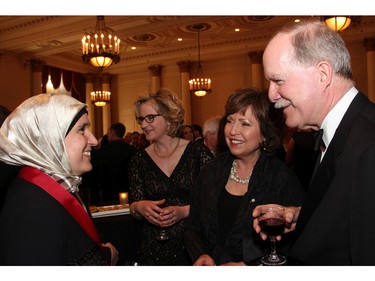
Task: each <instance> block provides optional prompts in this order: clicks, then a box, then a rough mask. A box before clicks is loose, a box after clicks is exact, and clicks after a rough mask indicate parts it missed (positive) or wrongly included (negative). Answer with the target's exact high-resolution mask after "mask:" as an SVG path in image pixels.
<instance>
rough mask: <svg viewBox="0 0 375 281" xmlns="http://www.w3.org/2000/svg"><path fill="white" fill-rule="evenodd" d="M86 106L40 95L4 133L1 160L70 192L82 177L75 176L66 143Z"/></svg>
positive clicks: (0, 143)
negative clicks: (31, 170)
mask: <svg viewBox="0 0 375 281" xmlns="http://www.w3.org/2000/svg"><path fill="white" fill-rule="evenodd" d="M82 108H87V106H86V105H85V104H84V103H81V102H80V101H78V100H76V99H75V98H72V97H71V96H68V95H57V94H40V95H37V96H33V97H31V98H29V99H27V100H26V101H24V102H23V103H22V104H21V105H19V106H18V107H17V108H16V109H15V110H14V111H13V112H12V113H11V114H10V115H9V116H8V118H7V119H6V120H5V121H4V123H3V125H2V127H1V129H0V160H1V161H3V162H6V163H8V164H11V165H18V166H31V167H35V168H37V169H40V170H42V171H44V172H45V173H46V174H48V175H50V176H52V177H53V178H54V179H55V180H57V181H58V182H59V183H60V184H61V185H62V186H63V187H64V188H65V189H67V190H68V191H69V192H77V191H78V185H79V184H80V183H81V177H80V176H76V175H73V174H72V167H71V165H70V162H69V159H68V154H67V151H66V147H65V143H64V139H65V136H66V134H67V131H68V128H69V126H70V124H71V123H72V121H73V119H74V117H75V116H76V115H77V113H79V112H80V111H81V110H82Z"/></svg>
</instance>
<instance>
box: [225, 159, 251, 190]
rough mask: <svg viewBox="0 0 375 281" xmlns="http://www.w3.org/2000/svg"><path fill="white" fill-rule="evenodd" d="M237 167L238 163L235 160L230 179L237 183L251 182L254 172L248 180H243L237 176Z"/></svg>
mask: <svg viewBox="0 0 375 281" xmlns="http://www.w3.org/2000/svg"><path fill="white" fill-rule="evenodd" d="M236 166H237V162H236V160H233V163H232V168H230V177H229V179H231V180H233V181H235V182H237V183H241V184H248V183H249V181H250V178H251V174H252V173H253V172H251V173H250V175H249V176H248V177H247V178H244V179H241V178H240V177H239V176H237V170H236Z"/></svg>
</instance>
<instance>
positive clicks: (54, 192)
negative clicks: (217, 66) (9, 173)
mask: <svg viewBox="0 0 375 281" xmlns="http://www.w3.org/2000/svg"><path fill="white" fill-rule="evenodd" d="M18 177H20V178H22V179H24V180H26V181H28V182H31V183H33V184H35V185H37V186H39V187H40V188H42V189H43V190H44V191H46V192H47V193H48V194H49V195H51V196H52V197H53V198H55V199H56V200H57V201H58V202H59V203H60V204H61V205H63V207H64V208H65V209H66V210H67V211H68V212H69V214H70V215H71V216H72V217H73V218H74V219H75V220H76V221H77V222H78V223H79V225H80V226H81V227H82V229H83V230H84V231H85V232H86V233H87V234H88V235H89V236H90V237H91V239H92V240H94V241H95V242H96V243H98V245H99V248H100V249H101V247H102V243H101V242H100V239H99V235H98V233H97V231H96V229H95V226H94V223H93V222H92V219H91V218H90V216H89V215H88V214H87V213H86V211H85V210H84V208H83V207H82V205H81V204H80V203H79V202H78V200H77V199H76V198H75V197H74V196H73V195H72V194H70V193H69V192H68V191H67V190H65V189H64V188H63V187H62V186H61V185H59V184H58V183H57V182H56V181H55V180H53V179H52V178H51V177H50V176H48V175H46V174H45V173H43V172H42V171H40V170H38V169H37V168H32V167H23V168H22V169H21V171H20V172H19V174H18Z"/></svg>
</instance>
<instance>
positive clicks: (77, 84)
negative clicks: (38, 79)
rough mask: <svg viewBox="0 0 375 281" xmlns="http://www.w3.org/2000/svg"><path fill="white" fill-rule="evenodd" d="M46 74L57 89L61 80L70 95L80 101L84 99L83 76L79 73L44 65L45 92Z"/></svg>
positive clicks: (43, 87)
mask: <svg viewBox="0 0 375 281" xmlns="http://www.w3.org/2000/svg"><path fill="white" fill-rule="evenodd" d="M48 75H50V76H51V82H52V85H53V88H54V89H58V88H59V87H60V84H61V80H62V82H63V84H64V87H65V89H66V90H67V91H68V92H71V94H72V97H74V98H76V99H77V100H79V101H81V102H85V101H86V98H85V96H86V95H85V93H86V84H85V81H84V76H83V75H82V74H81V73H78V72H74V71H70V70H65V69H61V68H58V67H53V66H48V65H44V66H43V69H42V90H43V93H46V92H47V90H46V88H47V83H48Z"/></svg>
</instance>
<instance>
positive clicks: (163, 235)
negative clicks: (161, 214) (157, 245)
mask: <svg viewBox="0 0 375 281" xmlns="http://www.w3.org/2000/svg"><path fill="white" fill-rule="evenodd" d="M156 240H158V241H167V240H169V236H168V234H167V233H166V231H165V228H162V227H161V229H160V232H159V235H158V236H156Z"/></svg>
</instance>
